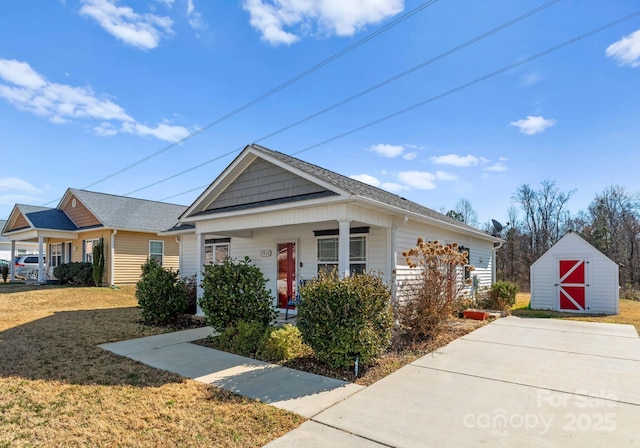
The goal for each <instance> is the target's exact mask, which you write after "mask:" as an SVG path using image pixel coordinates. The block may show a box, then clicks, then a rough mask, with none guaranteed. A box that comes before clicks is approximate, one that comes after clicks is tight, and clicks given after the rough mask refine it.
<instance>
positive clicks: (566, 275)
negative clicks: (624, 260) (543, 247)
mask: <svg viewBox="0 0 640 448" xmlns="http://www.w3.org/2000/svg"><path fill="white" fill-rule="evenodd" d="M618 297H619V277H618V265H617V264H616V263H615V262H613V261H612V260H611V259H610V258H608V257H607V256H606V255H604V254H603V253H602V252H600V251H599V250H598V249H596V248H595V247H593V246H592V245H591V244H589V243H587V242H586V241H585V240H583V239H582V238H580V236H578V235H577V234H576V233H573V232H569V233H567V234H566V235H565V236H563V237H562V238H560V240H559V241H558V242H557V243H556V244H554V245H553V246H552V247H551V248H550V249H549V250H548V251H547V252H545V253H544V254H543V255H542V256H541V257H540V258H538V259H537V260H536V261H535V263H533V264H532V265H531V308H533V309H548V310H557V311H568V312H576V313H596V314H598V313H602V314H618V303H619V300H618Z"/></svg>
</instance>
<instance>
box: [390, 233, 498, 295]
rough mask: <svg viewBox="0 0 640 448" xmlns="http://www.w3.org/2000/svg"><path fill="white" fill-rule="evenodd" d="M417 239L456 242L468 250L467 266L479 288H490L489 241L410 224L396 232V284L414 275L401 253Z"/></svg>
mask: <svg viewBox="0 0 640 448" xmlns="http://www.w3.org/2000/svg"><path fill="white" fill-rule="evenodd" d="M418 237H422V238H423V239H424V240H425V241H438V242H440V243H443V244H446V243H449V242H457V243H458V244H459V245H462V246H464V247H466V248H468V249H469V252H470V258H471V259H470V260H469V264H470V265H472V266H474V268H475V270H474V271H473V272H472V275H476V276H477V277H478V280H479V286H481V287H484V286H491V280H492V279H491V273H492V264H491V263H492V262H493V258H492V255H493V244H492V243H491V242H490V241H483V240H480V239H478V238H474V237H472V236H469V235H464V234H460V233H456V232H449V231H446V230H442V229H437V228H434V227H429V226H425V225H418V224H416V223H412V222H409V223H408V224H407V225H405V226H402V227H401V228H400V229H398V232H397V241H398V243H397V252H396V254H397V280H398V282H402V281H405V280H407V278H410V277H411V276H413V275H414V274H413V273H412V272H411V270H410V269H409V268H408V267H407V263H406V260H405V258H404V257H403V256H402V252H404V251H406V250H409V249H411V248H412V247H415V246H416V242H417V241H418Z"/></svg>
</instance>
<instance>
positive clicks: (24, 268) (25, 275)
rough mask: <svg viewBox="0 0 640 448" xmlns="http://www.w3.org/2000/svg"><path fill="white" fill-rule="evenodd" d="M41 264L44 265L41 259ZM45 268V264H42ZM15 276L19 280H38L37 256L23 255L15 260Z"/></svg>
mask: <svg viewBox="0 0 640 448" xmlns="http://www.w3.org/2000/svg"><path fill="white" fill-rule="evenodd" d="M42 261H43V263H46V260H45V259H44V257H42ZM43 266H44V267H45V268H46V264H43ZM15 276H16V278H21V279H29V278H32V279H37V278H38V255H37V254H36V255H24V256H22V257H18V258H17V259H16V264H15Z"/></svg>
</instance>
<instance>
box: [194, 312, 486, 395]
mask: <svg viewBox="0 0 640 448" xmlns="http://www.w3.org/2000/svg"><path fill="white" fill-rule="evenodd" d="M486 323H487V321H478V320H470V319H458V318H455V319H452V320H450V321H449V322H448V323H447V324H446V325H445V327H444V329H443V331H442V332H441V333H440V334H438V335H437V336H435V337H432V338H429V339H428V340H426V341H421V342H418V343H412V342H408V341H406V340H405V339H404V338H403V337H402V336H400V335H396V336H394V338H393V342H392V345H391V348H390V349H389V350H388V351H387V352H386V353H385V354H384V355H382V356H381V357H380V358H378V359H377V360H376V361H375V363H374V364H373V365H371V366H367V367H362V366H360V368H359V372H358V376H356V375H355V370H354V369H341V368H333V367H331V366H329V365H327V364H325V363H323V362H321V361H319V360H317V359H316V358H315V357H314V356H313V355H310V356H303V357H299V358H294V359H291V360H289V361H284V362H281V363H279V364H280V365H282V366H284V367H289V368H292V369H296V370H302V371H305V372H310V373H315V374H318V375H323V376H327V377H330V378H336V379H339V380H343V381H348V382H351V383H356V384H360V385H363V386H369V385H371V384H373V383H375V382H376V381H378V380H380V379H382V378H384V377H385V376H387V375H389V374H391V373H393V372H395V371H396V370H398V369H399V368H401V367H403V366H405V365H407V364H410V363H412V362H413V361H415V360H416V359H418V358H420V357H422V356H424V355H427V354H429V353H431V352H433V351H435V350H437V349H439V348H442V347H444V346H445V345H447V344H448V343H450V342H451V341H453V340H455V339H457V338H459V337H462V336H464V335H466V334H468V333H470V332H472V331H473V330H475V329H477V328H480V327H481V326H483V325H485V324H486ZM194 344H198V345H202V346H205V347H209V348H216V347H215V344H214V343H213V341H212V340H211V339H202V340H199V341H194ZM254 358H255V359H259V360H260V356H254ZM263 361H264V360H263Z"/></svg>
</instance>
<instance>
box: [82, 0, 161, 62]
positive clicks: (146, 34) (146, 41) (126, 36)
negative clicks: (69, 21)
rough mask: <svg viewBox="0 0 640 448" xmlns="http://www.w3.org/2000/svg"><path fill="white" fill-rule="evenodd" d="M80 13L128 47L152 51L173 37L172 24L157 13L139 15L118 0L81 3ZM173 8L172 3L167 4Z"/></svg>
mask: <svg viewBox="0 0 640 448" xmlns="http://www.w3.org/2000/svg"><path fill="white" fill-rule="evenodd" d="M81 3H82V7H81V8H80V14H81V15H83V16H85V17H90V18H91V19H93V20H95V21H96V22H97V23H98V24H99V25H100V26H101V27H102V28H103V29H104V30H105V31H107V32H108V33H109V34H111V35H112V36H114V37H115V38H116V39H120V40H121V41H122V42H124V43H125V44H127V45H131V46H132V47H136V48H139V49H142V50H151V49H153V48H156V47H157V46H158V45H159V44H160V40H161V39H162V38H163V37H167V36H169V35H171V34H173V30H172V28H171V27H172V25H173V21H172V20H171V18H169V17H161V16H158V15H155V14H139V13H137V12H135V11H134V10H133V9H132V8H130V7H128V6H117V0H81ZM165 3H167V4H168V5H170V4H171V3H170V2H165Z"/></svg>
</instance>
